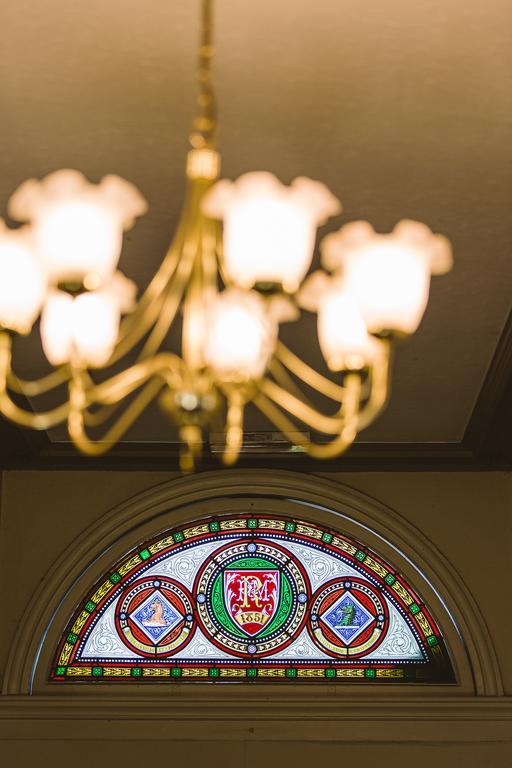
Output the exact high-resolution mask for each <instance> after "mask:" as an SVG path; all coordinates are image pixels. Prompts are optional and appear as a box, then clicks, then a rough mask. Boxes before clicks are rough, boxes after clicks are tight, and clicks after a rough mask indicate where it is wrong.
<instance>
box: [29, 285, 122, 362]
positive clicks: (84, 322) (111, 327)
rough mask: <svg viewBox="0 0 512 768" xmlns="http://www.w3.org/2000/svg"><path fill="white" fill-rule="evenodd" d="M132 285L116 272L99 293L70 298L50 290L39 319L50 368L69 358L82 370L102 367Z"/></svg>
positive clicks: (109, 351)
mask: <svg viewBox="0 0 512 768" xmlns="http://www.w3.org/2000/svg"><path fill="white" fill-rule="evenodd" d="M134 289H135V285H134V284H133V283H132V281H131V280H130V281H129V280H127V279H126V278H124V277H123V276H122V275H120V273H116V275H115V279H114V280H112V281H111V283H110V284H108V286H107V287H106V288H104V289H102V290H99V291H90V292H88V293H82V294H80V295H79V296H76V297H73V296H70V295H69V294H68V293H65V292H64V291H59V290H52V291H51V292H50V294H49V296H48V299H47V301H46V304H45V306H44V309H43V313H42V316H41V339H42V344H43V349H44V352H45V355H46V357H47V358H48V360H49V362H50V363H51V364H52V365H61V364H62V363H66V362H68V361H70V360H71V359H73V361H75V362H78V363H79V364H80V365H82V366H84V367H92V368H95V367H99V366H102V365H105V363H106V362H107V361H108V359H109V358H110V356H111V355H112V352H113V350H114V346H115V343H116V341H117V337H118V334H119V321H120V319H121V313H122V312H123V311H126V310H127V309H128V308H129V304H128V302H130V304H131V301H132V298H129V297H133V295H134Z"/></svg>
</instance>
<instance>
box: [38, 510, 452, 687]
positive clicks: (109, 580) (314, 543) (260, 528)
mask: <svg viewBox="0 0 512 768" xmlns="http://www.w3.org/2000/svg"><path fill="white" fill-rule="evenodd" d="M239 537H240V538H247V537H250V538H253V539H255V540H264V539H265V537H267V538H269V537H272V539H273V540H274V541H282V543H283V545H284V546H286V542H287V541H289V542H296V543H300V544H304V545H306V546H309V547H312V548H314V549H316V550H319V551H321V552H325V553H327V554H331V555H334V556H336V557H337V558H338V559H341V560H343V561H344V562H346V563H347V564H348V565H350V566H351V568H353V569H355V570H356V571H358V572H359V573H360V575H361V576H362V577H364V578H365V579H367V580H368V581H369V582H370V583H371V585H372V586H373V588H374V589H376V590H377V591H379V592H380V593H382V594H383V595H384V596H385V597H386V598H387V599H388V600H389V601H390V602H392V603H393V605H394V606H395V607H396V608H397V609H398V610H399V612H400V614H401V615H402V617H403V618H404V619H405V620H406V621H407V624H408V626H409V627H410V628H411V629H412V631H413V634H414V637H415V639H416V641H417V642H418V645H419V646H420V648H421V650H422V652H423V654H424V660H410V659H408V660H406V659H404V660H402V661H396V660H391V661H387V660H386V661H378V660H365V659H364V657H363V658H357V659H354V660H347V659H337V658H332V659H329V660H326V661H322V662H320V663H319V662H318V661H312V662H308V661H300V662H297V661H295V660H293V661H290V662H288V661H283V660H279V661H276V660H273V659H272V658H271V657H270V658H264V657H263V658H249V659H242V658H241V659H238V658H236V659H220V658H219V659H218V660H216V661H211V660H208V662H205V661H204V660H203V661H200V662H199V661H196V662H194V661H193V660H192V661H190V662H189V661H186V662H184V661H180V662H179V663H176V661H174V662H173V659H172V657H170V658H156V659H153V658H151V659H144V661H138V660H137V661H136V662H135V661H134V660H127V661H119V660H115V661H114V660H113V661H112V663H105V664H102V665H101V666H100V665H97V666H96V665H93V664H90V663H85V662H84V661H79V660H77V658H76V656H77V652H78V649H79V648H80V647H81V644H82V645H83V642H84V636H85V635H86V633H87V630H88V629H89V627H90V626H91V624H92V623H93V622H94V621H95V619H96V618H97V617H98V615H99V614H100V613H101V611H102V610H103V608H104V607H105V606H106V605H108V604H111V603H112V601H113V600H116V599H117V598H118V597H119V596H120V595H121V593H122V592H123V590H124V589H125V587H126V586H127V584H131V583H132V582H133V581H135V579H137V578H139V577H141V576H143V575H144V572H145V571H146V570H147V569H148V568H149V567H150V565H152V564H154V563H156V562H158V560H159V559H161V558H162V557H163V556H167V555H169V554H171V553H177V552H179V551H181V550H185V549H187V548H190V547H191V546H195V545H197V544H198V543H199V542H202V541H218V542H219V547H221V546H222V545H223V544H226V543H229V542H230V541H231V542H232V541H233V540H234V539H237V538H239ZM50 680H51V681H54V682H58V683H62V682H64V683H69V682H97V681H109V682H126V681H132V682H133V681H136V682H147V681H150V682H171V681H174V682H189V681H202V682H217V681H219V682H220V681H240V682H253V681H254V682H262V683H263V682H274V683H277V682H317V683H318V682H323V681H326V682H330V683H333V682H343V681H345V682H347V681H348V682H356V681H370V682H388V683H390V682H401V683H407V682H409V683H454V682H456V679H455V674H454V670H453V667H452V664H451V661H450V658H449V654H448V651H447V648H446V644H445V641H444V639H443V636H442V634H441V631H440V629H439V627H438V625H437V624H436V622H435V620H434V618H433V616H432V614H431V612H430V611H429V609H428V607H427V606H426V605H425V603H424V602H423V601H422V600H421V598H420V596H419V595H418V594H417V593H416V592H415V591H414V590H413V589H412V588H411V586H410V585H409V584H408V583H407V582H406V581H405V579H404V578H403V576H401V574H400V573H398V572H397V571H396V569H393V568H392V567H391V566H390V565H389V564H388V563H386V562H385V560H383V559H382V558H381V557H380V556H379V555H377V554H376V553H375V552H374V551H373V550H371V549H370V548H368V547H365V546H363V545H362V544H360V543H359V542H357V541H355V540H354V539H351V538H349V537H347V536H344V535H342V534H340V533H338V532H336V531H333V530H330V529H326V528H324V527H321V526H319V525H318V524H317V523H313V522H307V521H304V520H299V519H292V518H281V517H279V516H277V515H276V516H273V515H268V514H264V515H257V516H242V515H240V514H227V515H218V516H215V517H210V518H206V519H203V520H200V521H198V522H195V523H193V524H188V525H186V526H180V527H177V528H175V529H172V530H170V531H167V532H166V533H165V535H164V536H163V537H162V535H161V534H160V536H158V537H155V538H153V539H151V540H149V541H146V542H144V543H143V544H142V545H141V546H140V547H138V548H137V549H136V550H132V551H131V552H130V553H129V554H128V555H126V556H125V557H123V558H122V559H121V560H120V561H119V562H118V563H117V564H116V565H115V566H114V567H113V568H112V570H111V571H110V573H109V574H106V575H105V576H104V577H103V578H102V579H100V580H99V581H98V582H97V583H96V584H95V586H94V587H93V589H92V590H91V592H90V593H89V594H88V595H87V596H86V598H85V599H84V600H83V601H81V603H80V605H79V606H78V608H77V609H76V611H75V613H74V614H73V617H72V618H71V620H70V622H69V623H68V626H67V628H66V630H65V632H64V633H63V635H62V638H61V640H60V642H59V644H58V648H57V652H56V654H55V658H54V662H53V664H52V669H51V672H50Z"/></svg>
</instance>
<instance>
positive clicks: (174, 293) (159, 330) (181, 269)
mask: <svg viewBox="0 0 512 768" xmlns="http://www.w3.org/2000/svg"><path fill="white" fill-rule="evenodd" d="M205 186H206V187H208V186H209V182H207V183H206V185H205V184H204V182H203V183H201V180H199V179H196V180H194V181H193V182H192V190H191V191H192V194H191V201H190V205H189V206H185V216H184V242H183V245H182V250H181V254H180V255H181V258H180V259H179V263H178V266H177V269H176V272H175V273H174V275H173V277H174V283H170V284H169V286H168V288H167V291H166V296H165V299H164V302H163V308H162V310H161V311H160V314H159V317H158V320H157V322H156V324H155V326H154V328H153V330H152V332H151V334H150V336H149V338H148V339H147V341H146V343H145V345H144V347H143V349H142V352H141V353H140V355H139V359H141V360H142V359H144V358H146V357H149V356H150V355H153V354H155V353H156V351H157V350H158V349H159V347H160V345H161V344H162V342H163V340H164V339H165V336H166V335H167V333H168V331H169V328H170V327H171V325H172V323H173V321H174V318H175V316H176V312H177V311H178V308H179V305H180V302H181V301H182V298H183V294H184V292H185V289H186V285H187V282H188V281H189V280H190V277H191V275H192V272H193V269H194V264H195V262H196V261H197V258H198V255H199V253H200V246H201V227H200V226H199V225H200V224H201V223H202V216H201V214H200V213H199V209H200V203H201V199H202V197H203V194H204V191H205Z"/></svg>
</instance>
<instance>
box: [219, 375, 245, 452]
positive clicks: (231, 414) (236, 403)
mask: <svg viewBox="0 0 512 768" xmlns="http://www.w3.org/2000/svg"><path fill="white" fill-rule="evenodd" d="M225 394H226V397H227V403H228V409H227V416H226V445H225V448H224V451H223V454H222V462H223V464H225V465H226V466H228V467H229V466H231V465H232V464H235V462H236V461H237V459H238V457H239V455H240V449H241V447H242V443H243V438H244V407H245V399H244V396H243V394H242V392H241V391H240V389H238V388H237V387H233V388H230V389H229V390H228V391H227V393H225Z"/></svg>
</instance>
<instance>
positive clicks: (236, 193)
mask: <svg viewBox="0 0 512 768" xmlns="http://www.w3.org/2000/svg"><path fill="white" fill-rule="evenodd" d="M203 210H204V212H205V213H206V215H208V216H211V217H212V218H216V219H222V220H223V222H224V254H223V258H224V268H225V271H226V274H227V275H228V276H229V278H230V279H231V280H232V281H233V282H235V283H236V284H237V285H239V286H241V287H242V288H251V287H253V286H254V285H258V284H278V285H280V286H281V287H282V288H283V290H285V291H287V292H290V293H291V292H294V291H296V290H297V288H298V287H299V285H300V283H301V281H302V279H303V278H304V275H305V274H306V272H307V271H308V269H309V267H310V264H311V260H312V258H313V249H314V245H315V237H316V229H317V227H318V226H319V224H322V223H324V222H325V221H326V219H327V218H328V217H329V216H334V215H335V214H337V213H339V212H340V211H341V205H340V202H339V201H338V200H337V199H336V198H335V197H334V196H333V195H332V194H331V192H329V190H328V189H327V187H326V186H325V185H324V184H322V183H320V182H318V181H312V180H311V179H306V178H303V177H301V178H298V179H295V181H293V182H292V184H291V185H290V186H289V187H287V186H285V185H283V184H281V183H280V182H279V180H278V179H277V178H276V177H275V176H273V175H272V174H270V173H265V172H255V173H246V174H244V175H243V176H240V178H239V179H238V180H237V181H235V182H230V181H227V180H222V181H219V182H218V183H217V184H215V185H214V186H213V187H212V189H211V190H210V192H209V193H208V194H207V195H206V197H205V200H204V204H203Z"/></svg>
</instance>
